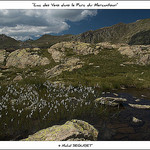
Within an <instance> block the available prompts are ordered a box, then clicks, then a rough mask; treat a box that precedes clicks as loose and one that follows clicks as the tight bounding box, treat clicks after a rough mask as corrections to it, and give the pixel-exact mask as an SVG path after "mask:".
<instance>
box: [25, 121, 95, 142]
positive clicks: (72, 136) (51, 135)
mask: <svg viewBox="0 0 150 150" xmlns="http://www.w3.org/2000/svg"><path fill="white" fill-rule="evenodd" d="M97 136H98V131H97V130H96V129H95V128H94V127H93V126H92V125H90V124H88V123H87V122H85V121H82V120H71V121H67V122H66V123H65V124H63V125H55V126H52V127H50V128H47V129H43V130H41V131H39V132H37V133H35V134H33V135H30V136H29V137H28V138H26V139H24V140H23V141H96V140H97Z"/></svg>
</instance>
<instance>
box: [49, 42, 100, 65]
mask: <svg viewBox="0 0 150 150" xmlns="http://www.w3.org/2000/svg"><path fill="white" fill-rule="evenodd" d="M48 52H49V53H50V54H51V55H52V58H53V59H54V61H55V62H61V61H62V60H64V58H65V57H66V56H68V55H71V54H72V55H75V54H76V55H88V54H95V55H96V54H98V50H97V49H96V48H95V47H92V46H91V44H89V43H83V42H74V41H73V42H61V43H57V44H55V45H53V46H51V47H50V48H49V49H48Z"/></svg>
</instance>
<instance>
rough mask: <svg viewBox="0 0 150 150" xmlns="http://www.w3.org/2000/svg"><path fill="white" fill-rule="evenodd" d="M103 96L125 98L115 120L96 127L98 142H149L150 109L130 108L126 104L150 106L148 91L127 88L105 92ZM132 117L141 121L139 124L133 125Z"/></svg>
mask: <svg viewBox="0 0 150 150" xmlns="http://www.w3.org/2000/svg"><path fill="white" fill-rule="evenodd" d="M103 96H111V97H122V98H126V99H127V102H124V109H122V110H121V111H120V113H119V115H118V116H117V117H116V118H113V119H110V118H108V119H107V120H105V121H103V122H102V121H100V122H99V125H98V124H97V125H96V127H97V128H98V129H99V131H100V135H99V140H117V141H120V140H131V141H136V140H139V141H146V140H150V117H149V116H150V109H137V108H132V107H130V106H129V105H128V104H129V103H131V104H140V105H150V92H149V90H148V89H142V90H139V89H134V88H129V89H125V90H118V91H112V92H111V93H109V92H106V93H104V94H103ZM133 117H136V118H138V119H140V120H142V123H141V124H133Z"/></svg>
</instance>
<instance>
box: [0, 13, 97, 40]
mask: <svg viewBox="0 0 150 150" xmlns="http://www.w3.org/2000/svg"><path fill="white" fill-rule="evenodd" d="M96 14H97V11H96V10H0V34H6V35H8V36H11V37H14V38H15V39H19V40H26V39H29V38H32V37H33V36H34V37H39V36H40V35H43V34H50V33H60V32H62V31H65V30H68V29H69V27H70V26H69V24H68V23H67V21H72V22H77V21H81V20H84V19H85V18H87V17H92V16H95V15H96Z"/></svg>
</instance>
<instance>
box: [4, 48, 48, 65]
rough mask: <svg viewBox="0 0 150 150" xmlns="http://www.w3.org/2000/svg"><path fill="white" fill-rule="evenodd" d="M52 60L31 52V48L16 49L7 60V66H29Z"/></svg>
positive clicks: (43, 63)
mask: <svg viewBox="0 0 150 150" xmlns="http://www.w3.org/2000/svg"><path fill="white" fill-rule="evenodd" d="M49 63H50V61H49V59H48V58H46V57H41V56H39V55H37V54H34V53H31V52H30V51H29V49H21V50H16V51H14V52H12V53H10V54H9V56H8V58H7V60H6V66H7V67H11V66H13V67H17V68H25V67H27V66H30V67H33V66H39V65H46V64H49Z"/></svg>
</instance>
